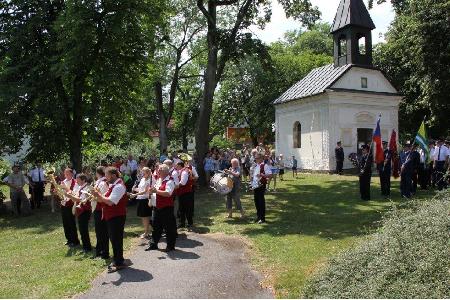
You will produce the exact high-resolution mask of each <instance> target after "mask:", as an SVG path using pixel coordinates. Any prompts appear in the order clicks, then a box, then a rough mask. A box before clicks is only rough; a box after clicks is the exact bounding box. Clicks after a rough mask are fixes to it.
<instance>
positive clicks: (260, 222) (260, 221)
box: [258, 220, 266, 224]
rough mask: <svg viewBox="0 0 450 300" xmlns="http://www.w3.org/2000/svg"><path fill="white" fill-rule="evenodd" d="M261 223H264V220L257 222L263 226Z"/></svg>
mask: <svg viewBox="0 0 450 300" xmlns="http://www.w3.org/2000/svg"><path fill="white" fill-rule="evenodd" d="M263 223H266V221H265V220H259V221H258V224H263Z"/></svg>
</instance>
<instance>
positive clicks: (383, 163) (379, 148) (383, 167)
mask: <svg viewBox="0 0 450 300" xmlns="http://www.w3.org/2000/svg"><path fill="white" fill-rule="evenodd" d="M380 119H381V117H380V118H379V119H378V122H377V127H376V128H375V133H374V134H373V138H372V143H373V146H374V149H375V163H376V165H377V170H378V175H379V176H380V184H381V194H382V195H383V196H385V197H389V195H390V193H391V192H390V189H391V187H390V185H391V152H390V151H389V149H387V142H386V141H383V142H381V129H380Z"/></svg>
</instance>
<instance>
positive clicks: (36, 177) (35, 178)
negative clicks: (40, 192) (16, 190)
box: [28, 168, 45, 182]
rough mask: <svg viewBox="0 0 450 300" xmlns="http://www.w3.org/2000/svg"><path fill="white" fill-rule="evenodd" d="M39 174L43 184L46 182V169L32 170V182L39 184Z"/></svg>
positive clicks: (30, 174) (30, 173)
mask: <svg viewBox="0 0 450 300" xmlns="http://www.w3.org/2000/svg"><path fill="white" fill-rule="evenodd" d="M39 174H40V175H41V182H44V181H45V177H44V169H42V168H34V169H33V170H30V172H28V176H30V177H31V180H32V181H33V182H39Z"/></svg>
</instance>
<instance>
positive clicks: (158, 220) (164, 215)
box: [151, 206, 177, 249]
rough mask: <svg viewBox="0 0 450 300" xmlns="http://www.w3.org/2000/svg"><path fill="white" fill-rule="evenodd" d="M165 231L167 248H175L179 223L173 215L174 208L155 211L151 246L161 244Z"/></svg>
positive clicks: (169, 207)
mask: <svg viewBox="0 0 450 300" xmlns="http://www.w3.org/2000/svg"><path fill="white" fill-rule="evenodd" d="M163 231H165V232H166V238H167V248H168V249H173V248H175V241H176V236H177V222H176V220H175V216H174V214H173V206H167V207H164V208H156V209H155V216H154V219H153V232H152V241H151V244H154V245H157V244H158V243H159V240H160V239H161V235H162V233H163Z"/></svg>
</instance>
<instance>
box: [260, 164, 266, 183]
mask: <svg viewBox="0 0 450 300" xmlns="http://www.w3.org/2000/svg"><path fill="white" fill-rule="evenodd" d="M264 166H265V164H264V163H262V164H260V165H259V174H261V175H265V174H266V172H265V171H264ZM259 181H260V182H261V184H263V185H266V183H267V179H266V178H265V177H262V176H261V179H260V180H259Z"/></svg>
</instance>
